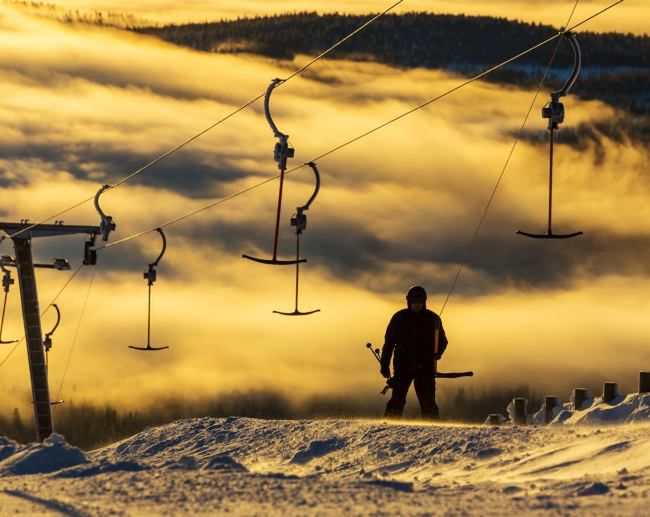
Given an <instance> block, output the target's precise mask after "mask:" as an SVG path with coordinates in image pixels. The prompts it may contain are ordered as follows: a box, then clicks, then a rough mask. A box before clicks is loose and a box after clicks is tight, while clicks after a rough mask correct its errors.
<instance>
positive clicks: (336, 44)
mask: <svg viewBox="0 0 650 517" xmlns="http://www.w3.org/2000/svg"><path fill="white" fill-rule="evenodd" d="M621 1H622V0H621ZM402 2H404V0H399V1H397V2H395V3H394V4H393V5H391V6H390V7H388V8H386V9H385V10H384V11H382V12H381V13H379V14H376V15H375V16H373V17H372V18H370V19H369V20H368V21H366V22H365V23H364V24H363V25H361V26H359V27H358V28H356V29H355V30H354V31H352V32H351V33H350V34H348V35H347V36H345V37H344V38H343V39H341V40H339V41H338V42H336V43H335V44H334V45H332V46H331V47H329V48H328V49H327V50H325V51H323V52H321V53H320V54H319V55H318V56H316V57H315V58H313V59H312V60H311V61H309V62H308V63H307V64H305V65H303V66H302V67H300V68H299V69H298V70H296V71H295V72H293V73H292V74H291V75H289V76H288V77H287V78H286V79H283V80H282V82H281V83H280V84H279V85H278V86H280V85H281V84H284V83H286V82H287V81H290V80H291V79H293V78H294V77H296V76H297V75H300V74H302V73H303V72H304V71H305V70H307V69H308V68H310V67H311V66H312V65H314V64H315V63H316V62H317V61H320V60H321V59H323V58H324V57H325V56H327V55H328V54H329V53H331V52H332V51H334V50H335V49H337V48H338V47H340V46H341V45H342V44H343V43H345V42H346V41H348V40H349V39H350V38H352V37H354V36H356V35H357V34H359V33H360V32H361V31H363V30H364V29H366V28H367V27H368V26H369V25H371V24H373V23H374V22H375V21H377V20H378V19H380V18H381V17H383V16H385V15H386V14H388V13H389V12H390V11H392V10H393V9H395V8H396V7H397V6H398V5H400V4H401V3H402ZM265 94H266V90H265V91H264V92H262V93H260V94H259V95H258V96H257V97H255V98H253V99H251V100H250V101H248V102H247V103H245V104H243V105H242V106H240V107H239V108H237V109H236V110H235V111H233V112H231V113H229V114H228V115H226V116H224V117H223V118H221V119H219V120H217V121H216V122H215V123H214V124H212V125H210V126H208V127H207V128H205V129H203V130H201V131H199V132H198V133H196V134H195V135H193V136H192V137H190V138H188V139H187V140H185V141H184V142H182V143H180V144H178V145H177V146H176V147H174V148H172V149H170V150H169V151H167V152H165V153H163V154H161V155H160V156H158V157H157V158H155V159H153V160H152V161H150V162H149V163H147V164H146V165H143V166H142V167H140V168H139V169H137V170H135V171H134V172H132V173H131V174H129V175H127V176H125V177H124V178H122V179H121V180H119V181H117V182H116V183H114V184H112V185H109V186H108V188H107V190H112V189H115V188H117V187H119V186H120V185H123V184H124V183H126V182H127V181H130V180H131V179H133V178H135V177H136V176H139V175H140V174H142V173H143V172H145V171H146V170H148V169H150V168H151V167H153V166H154V165H156V164H157V163H159V162H161V161H162V160H164V159H165V158H167V157H168V156H170V155H172V154H174V153H175V152H176V151H179V150H180V149H182V148H183V147H185V146H186V145H188V144H190V143H191V142H193V141H194V140H196V139H197V138H199V137H201V136H203V135H204V134H206V133H207V132H209V131H211V130H212V129H214V128H215V127H217V126H219V125H221V124H223V123H224V122H226V121H227V120H229V119H230V118H232V117H234V116H235V115H237V114H238V113H239V112H241V111H243V110H245V109H246V108H248V107H249V106H251V105H252V104H254V103H255V102H257V101H258V100H260V99H261V98H263V97H264V95H265ZM94 198H95V196H94V195H93V196H90V197H88V198H86V199H84V200H82V201H79V202H78V203H76V204H74V205H72V206H70V207H68V208H66V209H64V210H61V211H60V212H57V213H56V214H52V215H50V216H49V217H47V218H46V219H42V220H40V221H38V222H36V223H34V224H32V225H30V226H27V227H25V228H22V229H21V230H19V231H17V232H16V233H14V234H13V235H11V236H10V237H16V236H18V235H20V234H21V233H24V232H27V231H29V230H31V229H33V228H35V227H37V226H39V225H41V224H44V223H46V222H47V221H50V220H52V219H54V218H56V217H59V216H61V215H63V214H65V213H66V212H69V211H70V210H74V209H75V208H78V207H80V206H82V205H84V204H86V203H88V202H89V201H92V200H93V199H94ZM4 238H6V237H3V238H0V240H3V239H4Z"/></svg>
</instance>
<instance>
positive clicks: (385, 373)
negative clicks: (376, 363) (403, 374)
mask: <svg viewBox="0 0 650 517" xmlns="http://www.w3.org/2000/svg"><path fill="white" fill-rule="evenodd" d="M380 372H381V375H382V377H385V378H386V379H388V378H390V365H388V364H382V365H381V370H380Z"/></svg>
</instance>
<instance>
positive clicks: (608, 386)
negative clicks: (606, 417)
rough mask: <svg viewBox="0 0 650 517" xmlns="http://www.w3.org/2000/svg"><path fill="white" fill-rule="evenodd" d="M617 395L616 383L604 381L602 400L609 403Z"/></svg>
mask: <svg viewBox="0 0 650 517" xmlns="http://www.w3.org/2000/svg"><path fill="white" fill-rule="evenodd" d="M617 396H618V384H616V383H615V382H606V383H605V385H604V386H603V402H606V403H610V402H611V401H612V400H614V399H615V398H616V397H617Z"/></svg>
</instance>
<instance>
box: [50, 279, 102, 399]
mask: <svg viewBox="0 0 650 517" xmlns="http://www.w3.org/2000/svg"><path fill="white" fill-rule="evenodd" d="M96 272H97V268H96V267H93V272H92V274H91V275H90V282H89V283H88V290H87V291H86V298H85V299H84V304H83V306H82V307H81V313H80V314H79V321H77V328H76V329H75V331H74V337H73V338H72V345H71V346H70V352H68V359H67V361H66V363H65V368H64V369H63V375H62V376H61V384H60V385H59V391H58V392H57V394H56V398H55V399H54V400H61V398H60V397H61V391H63V383H64V382H65V376H66V374H67V373H68V368H69V367H70V360H71V359H72V353H73V352H74V349H75V345H76V344H77V337H78V336H79V329H80V328H81V323H82V321H83V319H84V314H85V313H86V307H87V306H88V298H89V297H90V291H91V289H92V288H93V283H94V282H95V273H96Z"/></svg>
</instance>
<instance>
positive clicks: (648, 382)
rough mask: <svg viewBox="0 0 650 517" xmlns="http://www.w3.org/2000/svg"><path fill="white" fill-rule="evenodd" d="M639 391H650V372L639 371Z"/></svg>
mask: <svg viewBox="0 0 650 517" xmlns="http://www.w3.org/2000/svg"><path fill="white" fill-rule="evenodd" d="M639 393H650V372H639Z"/></svg>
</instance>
